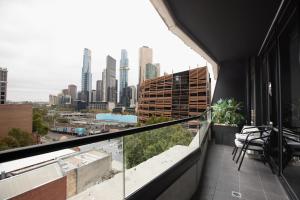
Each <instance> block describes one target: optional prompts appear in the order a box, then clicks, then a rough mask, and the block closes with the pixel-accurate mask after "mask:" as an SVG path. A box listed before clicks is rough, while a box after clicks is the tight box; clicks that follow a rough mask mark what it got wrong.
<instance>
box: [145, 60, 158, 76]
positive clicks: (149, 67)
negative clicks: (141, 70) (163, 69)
mask: <svg viewBox="0 0 300 200" xmlns="http://www.w3.org/2000/svg"><path fill="white" fill-rule="evenodd" d="M156 72H157V70H156V66H155V65H153V64H151V63H148V64H146V70H145V80H147V79H152V78H156V77H157V74H156Z"/></svg>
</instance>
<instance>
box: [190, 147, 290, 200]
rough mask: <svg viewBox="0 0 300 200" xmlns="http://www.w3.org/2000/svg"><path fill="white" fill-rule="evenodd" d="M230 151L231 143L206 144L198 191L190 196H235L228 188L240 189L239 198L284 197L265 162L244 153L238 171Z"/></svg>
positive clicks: (263, 199) (275, 198) (264, 198)
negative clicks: (244, 155)
mask: <svg viewBox="0 0 300 200" xmlns="http://www.w3.org/2000/svg"><path fill="white" fill-rule="evenodd" d="M231 152H232V148H231V147H227V146H222V145H215V144H211V145H210V147H209V149H208V152H207V153H208V154H207V160H206V163H205V166H204V170H203V176H202V178H201V185H200V186H199V190H202V192H198V193H197V195H196V199H195V198H194V199H193V200H198V199H213V200H218V199H222V200H227V199H239V198H236V197H233V196H232V191H236V192H241V194H242V198H241V199H243V200H266V199H268V200H273V199H274V200H277V199H281V198H282V199H283V200H286V194H285V192H284V191H283V189H282V187H281V185H280V183H279V181H278V179H277V178H276V176H274V175H273V174H272V171H271V170H270V168H269V166H268V165H264V164H263V163H262V162H261V161H260V160H255V159H252V158H247V157H245V159H244V163H243V165H242V168H241V170H240V171H238V170H237V167H238V165H237V164H235V163H234V162H233V161H232V155H231ZM270 182H271V183H270ZM241 199H239V200H241Z"/></svg>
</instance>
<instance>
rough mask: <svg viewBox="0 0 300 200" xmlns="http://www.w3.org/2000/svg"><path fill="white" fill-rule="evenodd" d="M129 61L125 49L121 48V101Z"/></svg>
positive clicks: (126, 81) (126, 79) (126, 83)
mask: <svg viewBox="0 0 300 200" xmlns="http://www.w3.org/2000/svg"><path fill="white" fill-rule="evenodd" d="M128 65H129V61H128V56H127V51H126V50H125V49H122V50H121V60H120V79H119V80H120V92H119V98H120V102H121V103H122V98H123V94H124V93H125V90H126V88H127V87H128V71H129V67H128Z"/></svg>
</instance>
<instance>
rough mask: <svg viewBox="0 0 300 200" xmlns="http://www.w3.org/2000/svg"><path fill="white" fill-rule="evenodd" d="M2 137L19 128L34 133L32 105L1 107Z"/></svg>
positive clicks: (0, 131)
mask: <svg viewBox="0 0 300 200" xmlns="http://www.w3.org/2000/svg"><path fill="white" fill-rule="evenodd" d="M0 119H1V120H0V137H5V136H7V134H8V132H9V131H10V130H11V129H12V128H19V129H22V130H23V131H26V132H28V133H32V105H30V104H3V105H0Z"/></svg>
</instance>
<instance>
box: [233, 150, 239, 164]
mask: <svg viewBox="0 0 300 200" xmlns="http://www.w3.org/2000/svg"><path fill="white" fill-rule="evenodd" d="M238 151H239V148H238V147H236V149H235V152H234V155H233V157H232V160H233V161H234V159H235V156H236V154H237V152H238Z"/></svg>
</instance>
